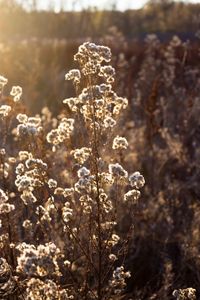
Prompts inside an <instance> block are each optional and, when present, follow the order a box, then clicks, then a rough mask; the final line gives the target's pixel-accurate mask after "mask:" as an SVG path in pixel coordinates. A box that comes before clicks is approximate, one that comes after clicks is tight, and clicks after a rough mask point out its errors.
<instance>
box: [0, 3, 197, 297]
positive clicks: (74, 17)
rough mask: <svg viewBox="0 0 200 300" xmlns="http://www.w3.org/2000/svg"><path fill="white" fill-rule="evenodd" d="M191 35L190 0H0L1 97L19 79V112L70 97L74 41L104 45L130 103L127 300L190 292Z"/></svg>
mask: <svg viewBox="0 0 200 300" xmlns="http://www.w3.org/2000/svg"><path fill="white" fill-rule="evenodd" d="M97 4H98V5H97ZM199 39H200V1H184V2H181V1H171V0H150V1H140V0H138V1H137V0H134V1H128V0H127V1H125V0H124V1H119V0H118V1H117V0H110V1H109V0H107V1H103V0H102V1H86V0H85V1H84V0H82V1H81V0H80V1H76V0H74V1H64V0H63V1H62V0H57V1H56V0H54V1H53V0H52V1H51V0H49V1H48V0H41V1H40V0H0V74H1V75H3V76H5V77H6V78H8V80H9V84H8V85H7V86H6V87H5V95H6V94H7V95H8V94H9V91H10V89H11V87H12V86H13V85H20V86H22V87H23V103H24V104H25V105H26V107H27V108H28V110H29V114H35V113H39V112H40V111H41V109H42V107H44V106H48V108H49V109H50V110H51V111H52V113H53V115H56V114H57V113H59V112H60V111H61V110H62V109H63V108H64V107H63V104H62V100H63V99H65V98H67V97H69V96H71V95H74V90H73V88H72V86H71V85H70V83H68V82H66V81H65V80H64V76H65V73H67V71H68V70H69V69H71V68H72V67H77V66H76V65H75V64H74V62H73V56H74V54H75V53H76V52H77V49H78V46H79V45H80V44H81V43H83V42H85V41H92V42H95V43H99V44H103V45H107V46H109V47H110V48H111V50H112V54H113V58H112V62H111V64H112V65H113V66H114V67H115V69H116V80H115V86H114V90H115V91H116V92H117V93H118V94H119V95H120V96H125V97H127V98H128V100H129V104H130V105H129V108H128V110H127V112H126V114H125V115H123V121H122V122H121V123H120V125H121V127H120V129H119V131H117V133H118V134H119V135H121V136H126V137H127V138H128V141H129V150H128V152H127V153H125V155H124V157H123V165H124V167H125V168H126V169H127V170H129V169H131V170H140V171H141V173H142V174H143V175H144V177H145V180H146V187H145V189H144V191H142V198H141V201H140V202H139V204H138V206H137V208H136V213H135V234H134V237H133V239H132V241H131V250H130V253H129V255H128V260H127V265H128V269H129V270H130V271H132V274H133V276H132V278H131V279H130V282H129V285H128V290H129V291H130V292H131V293H132V294H131V295H135V298H134V299H148V300H150V299H151V300H153V299H158V300H160V299H164V300H169V299H173V297H172V296H171V295H172V292H173V290H174V289H177V288H186V287H190V286H191V287H193V288H196V289H197V299H200V289H199V287H200V244H199V241H200V227H199V224H200V187H199V182H200V119H199V115H200V57H199V56H200V51H199V50H200V40H199ZM122 217H123V216H122ZM123 220H124V228H126V226H125V225H126V222H127V220H126V216H125V217H124V219H123ZM122 230H123V228H122ZM124 230H125V229H124Z"/></svg>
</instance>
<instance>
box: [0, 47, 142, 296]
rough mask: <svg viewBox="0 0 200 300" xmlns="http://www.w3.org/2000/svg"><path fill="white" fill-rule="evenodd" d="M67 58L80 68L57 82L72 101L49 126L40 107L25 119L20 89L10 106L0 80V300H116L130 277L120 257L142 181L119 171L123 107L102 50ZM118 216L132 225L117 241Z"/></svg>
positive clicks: (105, 49) (121, 168) (105, 51)
mask: <svg viewBox="0 0 200 300" xmlns="http://www.w3.org/2000/svg"><path fill="white" fill-rule="evenodd" d="M74 59H75V60H76V61H77V62H78V64H79V67H80V69H73V70H71V71H69V72H68V73H67V74H66V75H65V79H66V80H71V81H72V83H73V84H74V86H75V90H76V96H75V97H71V98H68V99H65V100H64V101H63V102H64V105H65V107H67V109H65V110H64V111H63V112H62V113H61V114H60V115H58V117H57V118H53V117H52V116H51V113H50V112H49V110H48V109H47V108H45V109H43V110H42V114H41V115H36V116H33V117H32V116H31V117H30V116H28V115H27V114H26V113H25V112H24V111H23V110H21V109H20V100H21V99H22V97H23V96H22V88H21V87H19V86H14V87H13V88H12V90H11V92H10V95H11V96H12V99H9V100H8V98H6V97H5V96H4V94H3V91H4V87H5V85H6V84H7V82H8V80H7V79H6V78H4V77H3V76H1V77H0V91H1V106H0V123H1V126H0V128H1V129H0V134H1V136H0V142H1V151H0V177H1V181H0V219H1V223H0V224H1V226H0V250H1V257H2V258H1V261H0V295H1V299H4V298H5V299H6V297H8V296H9V299H26V300H41V299H44V300H53V299H55V300H57V299H59V300H64V299H81V300H82V299H87V300H89V299H98V300H103V299H104V300H106V299H107V300H114V299H121V298H119V297H121V296H123V295H124V293H125V289H126V282H127V279H128V278H130V277H131V273H130V271H129V270H128V269H127V266H126V256H127V253H128V250H129V241H130V239H131V237H132V234H133V226H132V225H133V212H134V204H135V203H137V201H138V199H139V197H140V189H141V188H143V186H144V184H145V180H144V177H143V176H142V175H141V174H140V173H139V172H138V171H136V172H134V173H130V172H128V171H127V170H126V169H125V167H124V166H123V162H122V161H121V159H120V158H121V157H123V153H124V151H126V149H127V148H128V141H127V140H126V138H125V137H123V136H119V135H116V136H115V134H116V131H117V130H116V129H115V128H117V127H116V126H117V122H118V118H119V114H120V113H121V111H123V110H124V109H125V108H126V107H127V105H128V100H127V99H126V98H122V97H119V96H118V95H117V94H116V93H115V92H114V91H113V89H112V83H113V82H114V75H115V70H114V68H113V67H111V66H110V65H107V63H109V62H110V60H111V51H110V49H109V48H108V47H105V46H99V45H96V44H93V43H89V42H87V43H84V44H83V45H81V46H80V47H79V50H78V53H77V54H76V55H75V57H74ZM12 100H13V102H12ZM7 102H8V103H7ZM112 149H113V150H112ZM110 150H112V151H113V154H112V156H111V155H110V153H109V151H110ZM119 154H120V155H119ZM123 212H124V215H125V217H128V218H130V220H131V222H130V226H129V228H128V229H127V232H126V234H123V235H122V236H120V235H121V230H120V228H121V226H122V221H123V220H122V219H121V215H122V214H123Z"/></svg>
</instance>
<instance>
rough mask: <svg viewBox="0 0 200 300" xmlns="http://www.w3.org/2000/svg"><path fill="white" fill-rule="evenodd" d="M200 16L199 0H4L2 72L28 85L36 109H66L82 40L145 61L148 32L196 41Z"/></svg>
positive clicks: (0, 13)
mask: <svg viewBox="0 0 200 300" xmlns="http://www.w3.org/2000/svg"><path fill="white" fill-rule="evenodd" d="M199 16H200V3H199V1H197V0H196V1H195V0H193V1H192V0H190V1H187V2H186V1H185V2H180V1H170V0H151V1H144V0H134V1H130V0H126V1H119V0H110V1H105V0H101V1H94V0H93V1H92V0H91V1H89V0H79V1H78V0H77V1H76V0H68V1H64V0H0V73H1V74H3V75H4V76H5V77H7V78H9V84H10V85H8V86H7V88H8V90H9V88H10V87H11V86H12V85H22V86H23V90H24V101H25V103H26V105H28V107H29V108H30V109H31V111H33V112H37V111H39V110H40V109H41V107H43V106H44V105H46V104H47V105H48V106H49V107H50V108H51V110H56V109H60V107H59V105H58V104H59V103H61V99H62V98H63V97H64V98H65V97H66V96H67V94H68V93H70V91H69V90H68V86H67V84H66V83H65V82H64V74H65V73H66V72H67V70H68V69H69V68H71V66H72V62H73V60H72V58H73V55H74V54H75V53H76V51H77V47H78V45H79V44H80V43H82V42H84V41H94V42H99V43H104V44H106V45H108V46H110V47H111V48H112V51H113V53H114V54H117V53H118V54H119V52H122V53H123V55H125V58H126V60H127V61H129V59H131V58H132V57H133V56H136V57H137V55H139V56H140V58H138V60H137V61H138V62H139V60H140V59H141V55H142V52H143V50H144V40H145V37H146V36H147V35H148V34H151V33H154V34H156V35H157V37H158V38H159V40H161V41H162V42H163V43H166V42H168V41H169V40H170V38H171V37H172V36H173V35H175V34H176V35H178V36H179V37H180V38H181V39H182V40H183V41H187V40H190V41H191V42H193V43H195V42H196V40H197V37H196V36H195V34H196V32H197V31H198V29H199ZM137 69H138V68H136V70H135V72H137ZM124 75H125V76H128V73H126V74H124ZM133 79H134V78H133V77H131V78H130V76H129V81H130V80H131V82H130V84H131V85H133V84H134V82H133ZM50 87H51V88H50ZM127 96H129V97H130V96H132V95H130V94H129V95H127Z"/></svg>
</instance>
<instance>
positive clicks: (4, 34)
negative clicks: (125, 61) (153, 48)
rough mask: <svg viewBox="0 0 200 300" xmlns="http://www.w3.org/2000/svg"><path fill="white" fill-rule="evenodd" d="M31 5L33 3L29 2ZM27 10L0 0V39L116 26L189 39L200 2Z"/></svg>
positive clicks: (136, 33) (97, 31) (79, 33)
mask: <svg viewBox="0 0 200 300" xmlns="http://www.w3.org/2000/svg"><path fill="white" fill-rule="evenodd" d="M33 4H34V2H33ZM32 8H33V9H32V10H30V11H27V10H25V9H23V7H22V6H21V5H19V4H17V3H16V2H15V1H14V0H6V1H5V0H0V28H1V41H5V40H7V39H12V40H13V41H17V40H21V39H27V38H32V37H37V38H59V39H62V38H66V39H74V38H81V37H82V38H85V37H88V36H90V37H92V38H93V37H97V38H98V37H99V36H102V35H104V34H105V33H106V32H107V30H108V28H109V27H111V26H116V27H117V28H118V29H119V30H120V31H121V32H122V33H123V34H124V36H126V37H127V38H136V37H142V36H143V35H144V34H146V33H157V34H160V35H161V36H162V35H163V36H165V35H166V34H169V33H171V34H174V33H179V34H181V33H182V34H186V33H187V35H189V36H188V38H192V37H193V36H192V35H194V33H195V32H196V31H197V30H198V28H199V19H200V18H199V16H200V4H189V3H183V2H176V3H175V2H172V1H168V0H164V1H160V0H159V1H158V0H153V1H152V0H151V1H149V2H148V3H147V4H146V5H145V6H144V8H143V9H139V10H127V11H125V12H121V11H116V10H110V11H108V10H107V11H98V10H96V9H88V10H83V11H81V12H75V11H71V12H66V11H61V12H60V13H54V11H53V10H52V11H50V10H49V11H37V10H35V9H34V6H32Z"/></svg>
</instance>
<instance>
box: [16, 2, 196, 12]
mask: <svg viewBox="0 0 200 300" xmlns="http://www.w3.org/2000/svg"><path fill="white" fill-rule="evenodd" d="M17 1H18V2H19V3H23V5H24V6H26V5H29V4H31V3H33V2H34V1H35V2H36V3H37V7H38V9H41V10H45V9H48V8H53V9H55V11H60V9H61V8H64V9H66V10H71V9H73V10H81V9H83V8H88V7H89V6H90V7H97V8H107V9H110V8H112V7H113V5H114V4H115V5H116V8H117V9H119V10H126V9H138V8H141V7H143V6H144V4H145V3H146V2H147V1H146V0H17ZM184 2H189V3H200V0H187V1H184Z"/></svg>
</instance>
